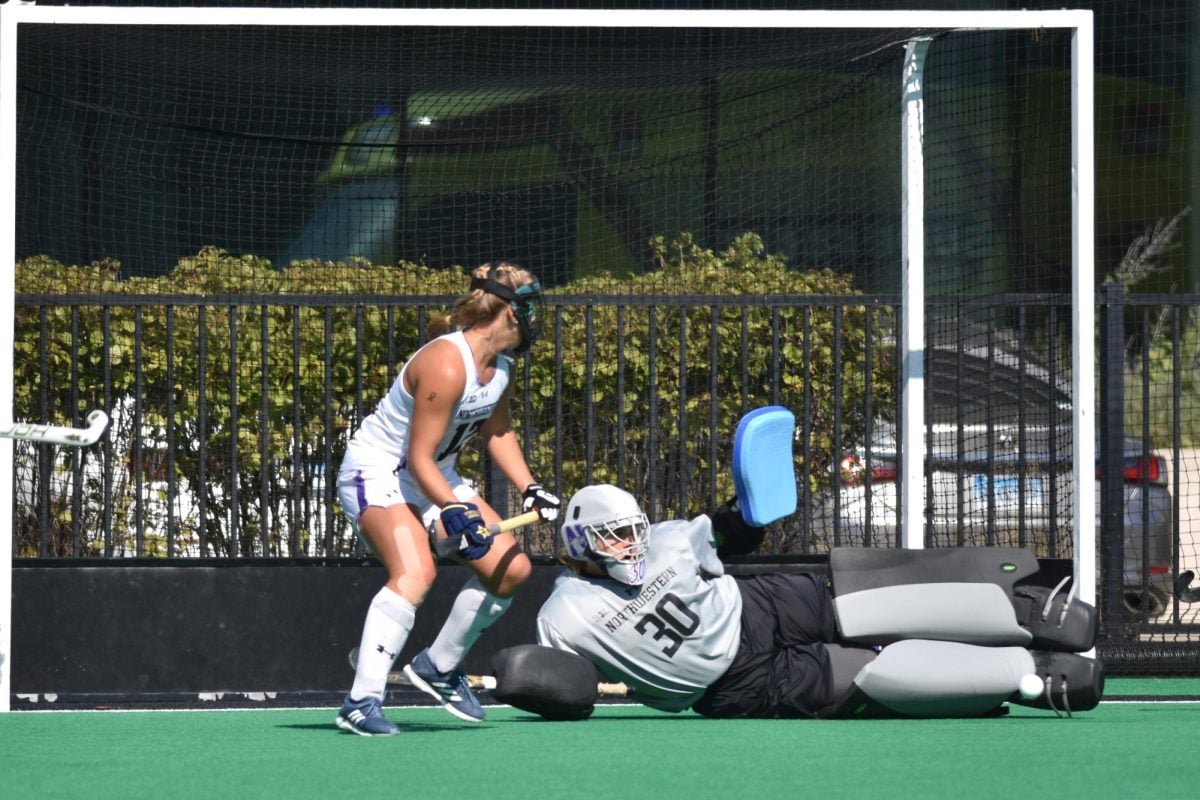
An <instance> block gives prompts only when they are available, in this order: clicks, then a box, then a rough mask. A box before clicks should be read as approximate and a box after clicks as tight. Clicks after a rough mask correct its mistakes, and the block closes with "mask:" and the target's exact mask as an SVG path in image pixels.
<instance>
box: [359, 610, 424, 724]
mask: <svg viewBox="0 0 1200 800" xmlns="http://www.w3.org/2000/svg"><path fill="white" fill-rule="evenodd" d="M416 616H417V609H416V608H415V607H414V606H413V604H412V603H410V602H408V601H407V600H405V599H404V598H403V597H401V596H400V595H398V594H396V593H395V592H393V591H392V590H391V589H389V588H387V587H386V586H385V587H383V588H382V589H380V590H379V593H378V594H377V595H375V597H374V599H372V600H371V606H370V608H368V609H367V619H366V621H365V622H363V632H362V641H361V642H360V643H359V645H358V670H357V671H356V672H355V673H354V686H352V687H351V688H350V698H351V699H352V700H365V699H366V698H368V697H374V698H375V699H376V700H379V701H380V702H383V693H384V691H385V690H386V689H387V676H388V672H389V671H390V670H391V669H392V663H393V662H395V660H396V656H397V655H399V654H400V649H401V648H402V647H404V643H405V642H406V641H408V634H409V631H411V630H412V627H413V622H414V621H415V620H416Z"/></svg>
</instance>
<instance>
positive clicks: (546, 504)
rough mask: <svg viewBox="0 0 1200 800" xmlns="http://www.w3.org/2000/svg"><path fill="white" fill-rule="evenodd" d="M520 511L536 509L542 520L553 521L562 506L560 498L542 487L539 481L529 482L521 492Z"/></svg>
mask: <svg viewBox="0 0 1200 800" xmlns="http://www.w3.org/2000/svg"><path fill="white" fill-rule="evenodd" d="M521 497H522V498H524V499H523V500H522V502H521V510H522V511H533V510H535V509H536V510H537V512H538V516H539V517H541V518H542V521H543V522H553V521H554V520H556V519H558V511H559V509H560V508H562V500H559V499H558V498H557V497H555V496H554V495H552V494H550V493H549V492H547V491H546V490H545V489H543V488H542V485H541V484H540V483H531V484H529V485H528V486H526V487H525V491H524V492H522V493H521Z"/></svg>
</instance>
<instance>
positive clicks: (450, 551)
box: [434, 510, 542, 558]
mask: <svg viewBox="0 0 1200 800" xmlns="http://www.w3.org/2000/svg"><path fill="white" fill-rule="evenodd" d="M541 518H542V516H541V514H539V513H538V512H537V511H536V510H534V511H526V512H525V513H524V514H518V515H517V516H515V517H509V518H508V519H502V520H500V521H499V522H493V523H492V524H491V525H488V533H490V534H492V536H495V535H496V534H498V533H504V532H505V531H511V530H515V529H516V528H524V527H525V526H526V525H532V524H533V523H535V522H537V521H538V520H540V519H541ZM461 542H462V534H459V535H458V536H447V537H446V538H445V539H438V540H437V541H436V542H435V543H434V550H435V552H436V553H437V555H438V557H439V558H445V557H447V556H453V555H458V547H459V544H460V543H461Z"/></svg>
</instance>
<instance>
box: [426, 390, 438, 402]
mask: <svg viewBox="0 0 1200 800" xmlns="http://www.w3.org/2000/svg"><path fill="white" fill-rule="evenodd" d="M436 399H437V392H430V393H429V395H428V396H426V398H425V402H427V403H432V402H433V401H434V400H436Z"/></svg>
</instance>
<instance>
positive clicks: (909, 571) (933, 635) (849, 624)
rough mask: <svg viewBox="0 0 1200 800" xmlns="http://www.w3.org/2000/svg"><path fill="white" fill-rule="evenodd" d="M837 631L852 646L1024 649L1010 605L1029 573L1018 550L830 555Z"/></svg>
mask: <svg viewBox="0 0 1200 800" xmlns="http://www.w3.org/2000/svg"><path fill="white" fill-rule="evenodd" d="M829 570H830V578H831V581H832V591H833V595H834V599H833V605H834V613H835V615H836V617H837V622H838V630H839V631H840V632H841V634H842V636H843V637H844V638H845V639H847V640H849V641H852V642H869V643H874V644H886V643H888V642H894V641H898V640H901V639H940V640H945V641H953V642H966V643H970V644H990V645H1019V646H1026V645H1028V644H1030V643H1031V642H1032V640H1033V636H1032V634H1031V633H1030V632H1029V631H1028V630H1026V629H1024V628H1022V627H1021V626H1020V625H1019V624H1018V621H1017V616H1016V612H1015V611H1014V609H1013V603H1012V601H1011V599H1010V597H1011V593H1012V588H1013V584H1014V583H1015V581H1016V580H1017V579H1018V578H1021V577H1024V576H1026V575H1031V574H1033V573H1035V572H1037V559H1036V558H1035V557H1034V555H1033V554H1032V553H1030V552H1028V551H1026V550H1015V549H1007V548H975V547H971V548H954V549H947V550H875V549H863V548H838V549H835V550H834V551H833V552H832V553H830V556H829Z"/></svg>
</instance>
